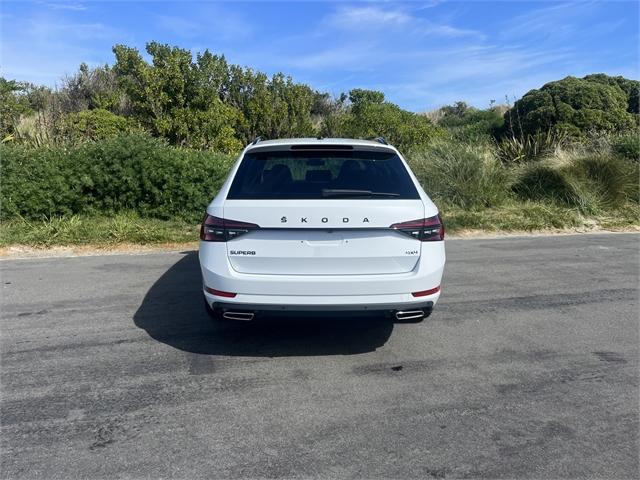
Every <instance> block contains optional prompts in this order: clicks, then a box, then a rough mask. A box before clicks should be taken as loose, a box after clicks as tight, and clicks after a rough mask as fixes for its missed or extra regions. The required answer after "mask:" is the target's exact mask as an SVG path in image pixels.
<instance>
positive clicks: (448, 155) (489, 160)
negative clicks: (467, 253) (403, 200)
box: [409, 140, 509, 209]
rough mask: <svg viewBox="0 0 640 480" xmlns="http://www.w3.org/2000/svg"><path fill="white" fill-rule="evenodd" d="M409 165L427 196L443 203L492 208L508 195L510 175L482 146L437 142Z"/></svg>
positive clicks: (414, 158) (420, 152) (418, 153)
mask: <svg viewBox="0 0 640 480" xmlns="http://www.w3.org/2000/svg"><path fill="white" fill-rule="evenodd" d="M409 162H410V164H411V167H412V169H413V171H414V172H415V174H416V175H417V177H418V179H419V180H420V182H421V184H422V186H423V187H424V189H425V190H426V191H427V192H428V193H429V195H430V196H432V198H434V199H438V200H441V201H443V202H445V203H450V204H453V205H457V206H460V207H463V208H469V209H477V208H482V207H493V206H497V205H500V204H501V203H502V202H503V201H504V200H505V199H506V198H507V196H508V194H509V172H508V171H507V170H506V169H505V168H504V167H503V166H502V165H501V164H500V162H498V161H497V160H496V159H495V158H494V157H493V156H492V155H491V152H490V151H489V150H487V149H486V148H484V147H481V146H472V145H468V144H462V143H459V142H451V141H444V140H439V141H436V142H434V143H433V144H432V145H431V146H429V147H428V148H425V149H423V150H421V151H419V152H415V153H414V155H413V156H412V157H411V158H410V160H409Z"/></svg>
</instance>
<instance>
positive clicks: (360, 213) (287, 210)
mask: <svg viewBox="0 0 640 480" xmlns="http://www.w3.org/2000/svg"><path fill="white" fill-rule="evenodd" d="M224 216H225V218H227V219H233V220H238V221H243V222H250V223H255V224H257V225H259V226H260V227H261V228H260V229H259V230H256V231H251V232H249V233H247V234H244V235H242V236H240V237H238V238H235V239H233V240H230V241H229V242H227V254H228V257H229V261H230V263H231V265H232V267H233V268H234V270H236V271H237V272H241V273H252V274H265V275H338V274H339V275H345V274H346V275H349V274H353V275H363V274H365V275H366V274H372V275H375V274H393V273H404V272H409V271H411V270H412V269H413V268H414V267H415V265H416V262H417V261H418V258H419V257H420V252H421V242H420V241H418V240H416V239H414V238H411V237H410V236H408V235H405V234H403V233H400V232H397V231H395V230H391V229H389V228H388V227H389V226H390V225H392V224H394V223H399V222H403V221H407V220H414V219H417V218H423V216H424V206H423V204H422V201H421V200H398V199H383V200H378V199H358V200H353V199H347V200H345V199H340V200H336V199H323V200H261V201H255V200H227V201H226V202H225V205H224Z"/></svg>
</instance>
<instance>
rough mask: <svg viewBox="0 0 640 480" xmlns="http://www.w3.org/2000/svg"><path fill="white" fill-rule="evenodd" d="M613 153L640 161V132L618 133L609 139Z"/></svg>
mask: <svg viewBox="0 0 640 480" xmlns="http://www.w3.org/2000/svg"><path fill="white" fill-rule="evenodd" d="M611 148H612V149H613V151H614V153H615V154H616V155H618V156H620V157H622V158H625V159H627V160H633V161H636V162H639V161H640V132H634V133H629V134H627V135H619V136H617V137H613V138H612V139H611Z"/></svg>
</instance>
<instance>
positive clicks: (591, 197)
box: [513, 152, 640, 213]
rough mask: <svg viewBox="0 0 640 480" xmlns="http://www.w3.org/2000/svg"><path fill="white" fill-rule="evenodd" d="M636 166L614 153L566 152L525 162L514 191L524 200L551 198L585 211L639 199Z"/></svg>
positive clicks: (619, 205)
mask: <svg viewBox="0 0 640 480" xmlns="http://www.w3.org/2000/svg"><path fill="white" fill-rule="evenodd" d="M638 175H639V174H638V167H637V166H636V165H634V164H633V163H631V162H629V161H625V160H623V159H620V158H618V157H615V156H610V155H605V154H599V153H592V154H586V155H585V154H581V153H572V152H569V153H568V154H567V153H565V154H564V155H556V156H554V157H549V158H546V159H544V160H542V161H540V162H537V163H533V164H529V165H526V166H525V167H523V168H522V169H521V170H520V172H519V173H518V175H517V179H516V181H515V182H514V184H513V191H514V192H515V193H516V195H517V196H518V197H520V198H521V199H524V200H539V201H541V200H552V201H555V202H558V203H560V204H564V205H566V206H569V207H575V208H578V209H579V210H580V211H582V212H584V213H595V212H599V211H602V210H605V209H611V208H620V207H622V206H623V205H624V204H625V203H627V202H628V201H632V202H638V197H639V195H640V191H639V190H640V187H639V186H638V185H639V184H638Z"/></svg>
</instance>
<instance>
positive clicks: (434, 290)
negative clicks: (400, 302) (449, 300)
mask: <svg viewBox="0 0 640 480" xmlns="http://www.w3.org/2000/svg"><path fill="white" fill-rule="evenodd" d="M439 291H440V286H437V287H436V288H432V289H431V290H422V291H421V292H413V293H412V294H411V295H413V296H414V297H426V296H427V295H433V294H434V293H438V292H439Z"/></svg>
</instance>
